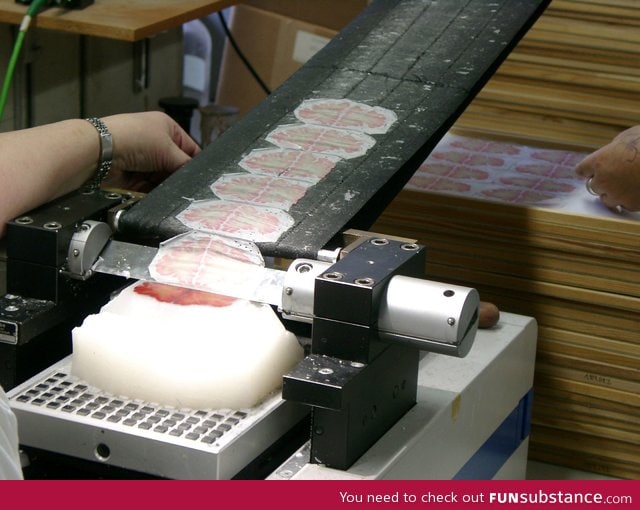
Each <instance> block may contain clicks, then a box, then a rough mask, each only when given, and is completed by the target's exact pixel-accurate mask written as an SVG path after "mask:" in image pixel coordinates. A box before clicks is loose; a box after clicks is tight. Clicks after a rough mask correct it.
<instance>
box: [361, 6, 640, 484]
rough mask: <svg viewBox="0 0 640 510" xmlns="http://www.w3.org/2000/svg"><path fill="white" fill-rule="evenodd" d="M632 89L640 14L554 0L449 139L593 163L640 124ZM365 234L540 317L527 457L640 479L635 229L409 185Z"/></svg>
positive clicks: (639, 240)
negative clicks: (393, 239) (586, 156)
mask: <svg viewBox="0 0 640 510" xmlns="http://www.w3.org/2000/svg"><path fill="white" fill-rule="evenodd" d="M639 90H640V3H638V2H637V1H636V0H601V1H597V0H554V1H553V2H552V4H551V6H550V7H549V8H548V10H547V11H546V12H545V14H543V16H542V18H541V19H540V20H539V21H538V23H536V25H535V26H534V27H533V29H532V30H531V31H530V32H529V33H528V34H527V36H526V37H525V38H524V40H523V41H521V43H520V44H519V45H518V46H517V48H516V49H515V51H514V52H513V53H512V54H511V56H510V57H509V58H508V60H507V61H506V62H505V63H504V64H503V66H502V67H501V68H500V69H499V71H498V73H497V74H496V75H495V76H494V78H492V80H490V82H489V83H488V84H487V86H486V87H485V88H484V89H483V90H482V91H481V92H480V94H479V95H478V96H477V98H476V99H475V100H474V102H473V103H472V104H471V105H470V107H469V108H468V109H467V110H466V112H465V113H464V114H463V116H462V117H461V118H460V119H459V121H458V122H457V124H456V125H455V127H454V132H456V133H464V134H465V135H467V134H472V135H473V136H474V137H478V138H487V139H493V140H496V139H499V140H509V141H514V142H516V143H525V144H528V145H537V146H540V147H547V148H548V147H552V148H559V147H566V148H574V149H575V148H579V149H581V150H583V151H584V152H589V151H590V150H591V149H594V148H596V147H598V146H600V145H602V144H604V143H606V142H608V141H609V140H610V139H611V138H612V137H613V136H614V135H615V134H617V133H618V132H619V131H621V130H622V129H624V128H626V127H629V126H631V125H633V124H638V123H640V99H639V96H638V91H639ZM434 152H435V151H434ZM428 161H429V160H428ZM372 229H373V230H374V231H378V232H388V233H390V234H395V235H404V236H408V237H412V238H416V239H418V240H419V241H420V242H421V243H424V244H426V245H427V247H428V249H429V255H428V257H427V258H428V262H427V275H428V277H430V278H433V279H442V280H445V281H449V282H452V283H456V282H458V283H461V284H464V285H469V286H475V287H476V288H478V289H479V291H480V293H481V296H482V299H484V300H488V301H492V302H494V303H496V304H497V305H498V306H499V307H500V308H501V309H503V310H505V311H510V312H514V313H520V314H523V315H529V316H533V317H535V318H536V319H537V321H538V324H539V343H538V355H537V365H536V366H537V368H536V376H535V383H534V389H535V400H534V410H533V430H532V435H531V443H530V458H532V459H535V460H541V461H546V462H552V463H555V464H560V465H565V466H569V467H573V468H577V469H582V470H587V471H593V472H598V473H601V474H606V475H609V476H615V477H622V478H631V479H637V478H639V477H640V270H639V268H640V221H638V220H636V219H633V218H629V217H616V216H606V217H605V216H599V215H588V214H586V215H585V214H575V213H571V212H567V211H566V210H563V209H559V208H553V207H551V208H546V207H544V205H542V206H541V205H528V206H527V205H523V204H519V205H514V204H510V203H505V202H500V201H495V200H492V201H489V200H482V199H479V198H478V197H476V196H474V197H471V196H465V195H464V193H458V194H456V195H450V194H441V193H439V192H430V191H427V192H424V191H416V190H415V189H411V188H409V187H408V188H406V189H405V190H403V191H402V192H401V193H400V195H399V196H398V197H397V199H396V200H395V201H394V202H393V203H392V204H391V206H390V207H389V208H388V209H387V210H386V212H385V213H384V214H383V215H382V216H381V217H380V219H379V221H378V223H377V224H376V225H374V226H373V227H372Z"/></svg>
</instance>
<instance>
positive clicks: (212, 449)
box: [8, 313, 537, 480]
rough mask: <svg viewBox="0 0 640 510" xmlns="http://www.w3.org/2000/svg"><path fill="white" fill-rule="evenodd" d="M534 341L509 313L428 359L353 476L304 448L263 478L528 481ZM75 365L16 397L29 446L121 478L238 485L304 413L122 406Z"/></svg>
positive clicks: (526, 322) (298, 409) (277, 403)
mask: <svg viewBox="0 0 640 510" xmlns="http://www.w3.org/2000/svg"><path fill="white" fill-rule="evenodd" d="M536 339H537V327H536V323H535V321H534V320H533V319H531V318H528V317H522V316H518V315H514V314H508V313H503V314H502V316H501V321H500V323H499V326H498V327H496V328H494V329H491V330H480V331H478V334H477V338H476V341H475V342H474V345H473V347H472V348H471V350H470V352H469V354H468V356H466V357H465V358H463V359H456V358H453V357H451V356H446V355H442V354H436V353H422V355H421V357H420V361H419V366H418V367H419V368H418V381H417V394H416V404H415V405H414V406H413V407H411V409H410V410H409V411H408V412H407V413H405V414H404V415H402V417H401V418H400V419H399V420H398V421H397V422H396V423H395V424H394V425H392V426H391V428H390V429H389V430H388V431H387V432H386V433H385V434H383V435H382V436H381V437H380V438H379V439H378V440H377V441H375V442H374V443H373V444H372V445H371V447H370V448H368V449H367V450H366V451H365V452H364V453H363V454H362V455H361V456H360V457H359V458H358V459H357V460H356V461H355V462H354V463H353V464H352V465H351V466H350V467H349V468H347V469H336V468H331V467H328V466H326V465H324V464H319V463H315V462H311V447H310V444H309V443H307V444H305V445H303V446H302V447H300V449H299V450H297V451H296V450H295V448H294V451H291V452H290V457H289V459H288V460H286V461H284V462H283V463H282V464H276V465H274V466H273V467H272V469H271V470H267V475H266V476H267V478H269V479H280V480H289V479H347V480H348V479H451V478H468V479H488V478H511V479H521V478H524V476H525V469H526V457H527V447H528V435H529V424H530V405H531V394H530V392H531V387H532V384H533V373H534V359H535V349H536ZM68 363H69V360H62V361H61V362H60V363H58V364H56V365H54V366H52V367H50V368H49V369H47V370H45V371H43V372H42V373H40V374H38V375H37V376H35V377H33V378H32V379H31V380H29V381H26V382H25V383H23V384H22V385H20V386H18V387H16V388H14V389H13V390H11V391H10V392H9V393H8V395H9V399H10V403H11V406H12V408H13V410H14V411H15V413H16V415H17V417H18V422H19V427H20V434H21V438H22V442H23V445H24V446H27V447H33V448H39V449H43V450H47V451H50V452H57V453H59V454H63V455H65V456H71V457H73V458H76V459H85V460H90V461H92V462H93V463H94V464H95V465H96V466H98V467H100V466H103V467H104V468H108V467H109V468H110V467H114V466H116V467H124V468H126V469H128V470H132V471H133V472H134V474H133V475H132V476H134V477H135V476H136V474H135V473H136V472H137V473H145V474H152V475H154V476H160V477H164V478H183V479H216V478H221V479H226V478H232V477H234V476H236V474H237V473H238V472H239V471H240V470H242V468H243V467H244V466H245V465H246V464H247V462H250V461H251V460H252V459H253V458H254V457H255V455H256V452H257V451H258V450H259V449H261V448H263V447H266V446H267V445H268V444H269V443H270V442H271V441H273V440H275V438H277V437H279V436H280V435H281V434H282V432H283V431H284V430H289V429H291V428H292V427H293V426H294V425H295V424H296V423H298V422H299V420H300V419H301V418H302V417H303V416H304V415H305V414H306V412H307V411H306V410H305V408H304V406H300V405H297V404H294V403H293V402H290V401H284V400H282V399H281V396H280V395H279V394H274V395H272V396H271V397H270V398H269V399H267V400H266V401H265V402H264V403H263V404H261V405H260V406H258V407H256V408H254V409H249V410H239V411H229V410H226V411H220V410H218V411H213V410H177V409H168V408H162V407H160V406H157V405H153V404H152V403H143V402H137V401H123V400H122V399H121V398H118V397H117V396H115V395H109V394H105V393H104V392H101V391H100V390H99V389H97V388H90V387H86V385H84V386H83V383H82V381H77V380H75V379H74V378H73V377H72V376H69V374H68ZM78 385H80V387H79V388H78ZM69 391H71V392H75V391H79V392H81V393H73V394H71V395H68V394H67V393H68V392H69ZM83 393H88V394H89V397H90V398H83V397H82V394H83ZM65 399H66V400H65ZM94 406H98V407H95V408H94ZM105 406H109V407H110V409H108V410H105V411H103V414H99V415H97V416H93V413H94V411H100V410H101V409H102V408H103V407H105ZM82 409H85V411H82ZM167 421H170V422H171V423H165V422H167ZM141 424H144V425H142V426H140V425H141ZM172 430H177V431H180V430H182V433H180V434H178V433H173V434H172V433H171V431H172ZM292 444H296V443H292ZM282 448H284V446H283V447H282ZM285 458H286V456H285Z"/></svg>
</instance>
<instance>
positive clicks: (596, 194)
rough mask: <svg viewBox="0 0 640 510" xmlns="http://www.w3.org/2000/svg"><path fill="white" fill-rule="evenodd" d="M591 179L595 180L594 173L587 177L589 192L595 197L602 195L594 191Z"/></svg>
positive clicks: (586, 184)
mask: <svg viewBox="0 0 640 510" xmlns="http://www.w3.org/2000/svg"><path fill="white" fill-rule="evenodd" d="M591 181H593V175H592V176H591V177H589V178H588V179H587V182H586V183H585V186H586V188H587V191H588V192H589V194H590V195H593V196H594V197H597V196H600V195H598V193H596V192H595V191H593V188H592V187H591Z"/></svg>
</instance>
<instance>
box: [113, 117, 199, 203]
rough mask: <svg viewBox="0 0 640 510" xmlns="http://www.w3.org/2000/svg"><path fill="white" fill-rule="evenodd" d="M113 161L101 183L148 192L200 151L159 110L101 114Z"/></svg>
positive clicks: (194, 143)
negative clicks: (108, 136) (107, 130)
mask: <svg viewBox="0 0 640 510" xmlns="http://www.w3.org/2000/svg"><path fill="white" fill-rule="evenodd" d="M102 121H103V122H104V123H105V124H106V125H107V127H108V128H109V131H110V132H111V135H112V137H113V162H112V165H111V170H110V171H109V176H108V177H107V179H105V181H104V186H107V187H116V188H123V189H127V190H131V191H149V190H150V189H151V188H153V187H154V186H156V185H157V184H159V183H160V182H162V181H163V180H164V179H165V178H166V177H167V176H168V175H169V174H171V173H172V172H174V171H175V170H177V169H178V168H180V167H181V166H182V165H184V164H185V163H186V162H187V161H189V160H190V159H191V158H192V157H193V156H195V155H196V154H198V153H199V152H200V147H198V144H196V142H195V141H194V140H193V139H192V138H191V137H190V136H189V135H188V134H187V133H186V132H185V131H184V130H183V129H182V128H181V127H180V126H179V125H178V124H177V123H176V122H175V121H174V120H173V119H172V118H171V117H169V116H168V115H167V114H165V113H162V112H159V111H151V112H141V113H125V114H119V115H112V116H109V117H104V118H103V119H102Z"/></svg>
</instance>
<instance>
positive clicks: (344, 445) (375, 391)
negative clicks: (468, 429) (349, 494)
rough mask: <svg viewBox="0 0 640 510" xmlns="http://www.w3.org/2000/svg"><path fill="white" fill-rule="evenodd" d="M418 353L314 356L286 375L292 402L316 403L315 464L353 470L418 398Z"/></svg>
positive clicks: (394, 349)
mask: <svg viewBox="0 0 640 510" xmlns="http://www.w3.org/2000/svg"><path fill="white" fill-rule="evenodd" d="M418 359H419V356H418V351H417V349H413V348H411V347H404V346H390V347H389V348H388V349H387V350H385V351H384V352H383V353H382V354H381V355H380V356H378V357H377V358H376V359H375V360H373V361H372V362H371V363H370V364H363V363H359V362H352V361H345V360H341V359H338V358H333V357H329V356H324V355H310V356H308V357H307V358H305V359H304V360H303V361H302V362H301V363H300V364H299V365H298V366H297V367H296V368H295V369H294V370H293V371H292V372H291V373H289V374H287V375H286V376H285V377H284V381H283V389H282V394H283V398H285V399H287V400H295V401H299V402H302V403H305V404H308V405H311V406H312V407H313V412H312V426H311V459H310V460H311V462H313V463H316V464H324V465H327V466H329V467H332V468H335V469H348V468H349V467H350V466H351V465H352V464H353V462H355V461H356V460H357V459H358V458H359V457H360V456H361V455H362V454H363V453H364V452H365V451H366V450H367V449H368V448H370V447H371V445H372V444H373V443H374V442H375V441H377V440H378V439H379V438H380V437H381V436H382V434H384V433H385V432H386V431H387V430H388V429H389V428H390V427H391V426H392V425H393V424H394V423H395V422H396V421H397V420H398V419H399V418H400V417H401V416H402V415H404V414H405V413H406V412H407V411H408V410H409V409H410V408H411V407H412V406H413V405H414V404H415V400H416V388H417V377H416V375H417V370H418Z"/></svg>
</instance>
